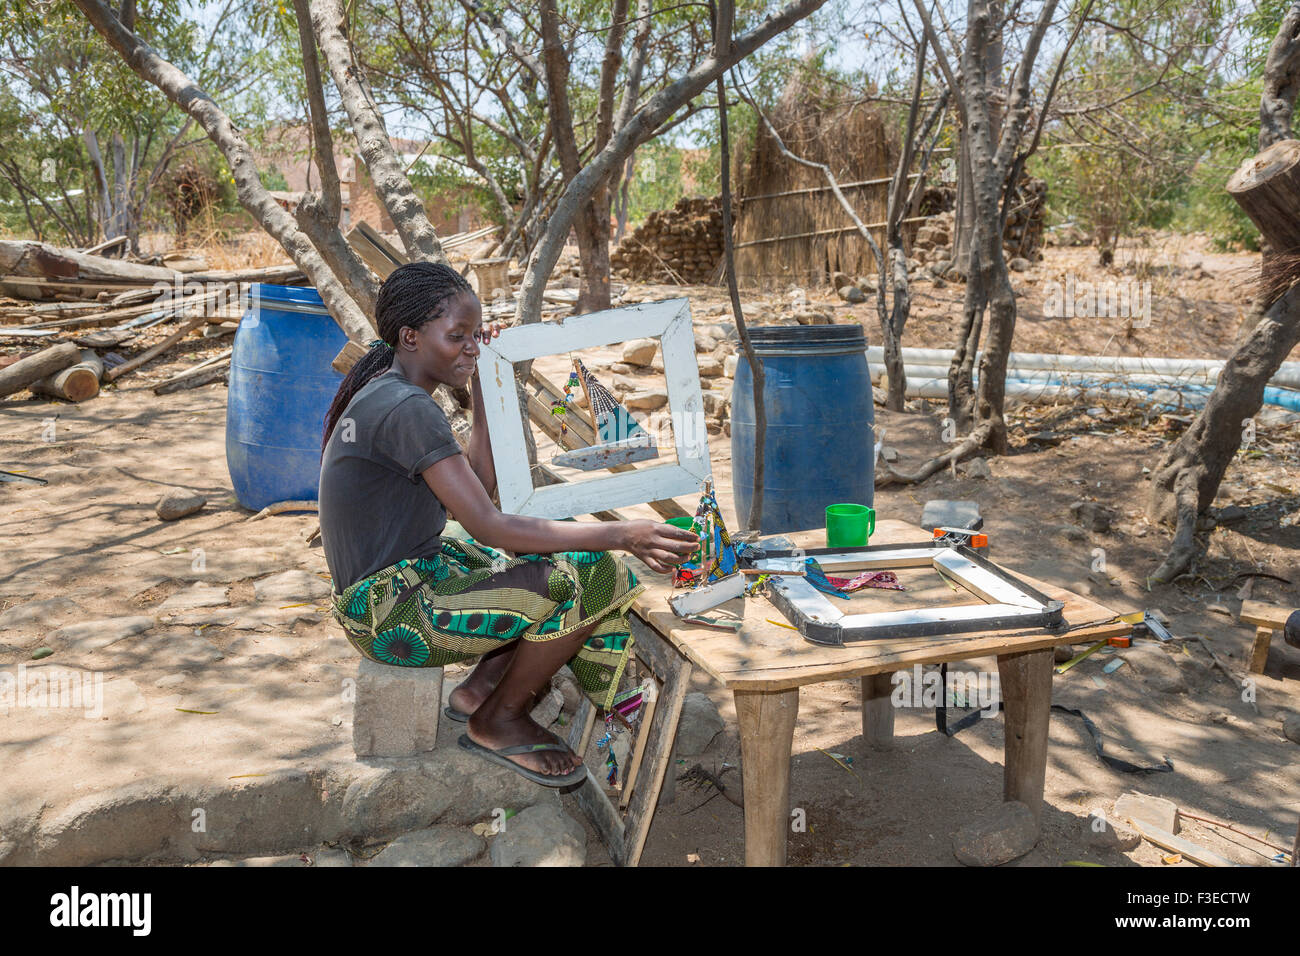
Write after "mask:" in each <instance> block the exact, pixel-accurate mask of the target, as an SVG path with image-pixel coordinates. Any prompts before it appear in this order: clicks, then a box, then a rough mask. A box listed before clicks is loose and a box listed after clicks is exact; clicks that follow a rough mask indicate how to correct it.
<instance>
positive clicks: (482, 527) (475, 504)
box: [423, 455, 699, 574]
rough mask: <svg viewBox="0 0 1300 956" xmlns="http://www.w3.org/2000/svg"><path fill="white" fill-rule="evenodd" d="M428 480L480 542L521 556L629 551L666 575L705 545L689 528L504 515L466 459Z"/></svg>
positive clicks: (438, 467)
mask: <svg viewBox="0 0 1300 956" xmlns="http://www.w3.org/2000/svg"><path fill="white" fill-rule="evenodd" d="M423 476H424V480H425V483H426V484H428V486H429V488H430V490H432V491H433V493H434V494H435V495H437V496H438V500H439V501H441V502H442V504H443V507H445V508H446V509H447V510H448V511H450V512H451V513H452V514H454V515H455V516H456V520H457V521H459V522H460V523H461V525H462V526H463V527H464V528H465V530H466V531H468V532H469V533H470V534H471V535H472V536H473V537H474V539H475V540H476V541H482V542H483V543H484V544H486V545H488V546H489V547H493V548H500V549H502V550H507V551H513V552H514V553H516V554H552V553H554V552H556V551H614V550H618V551H629V552H631V553H632V554H634V555H636V556H637V557H638V558H640V559H641V560H642V561H644V562H645V563H646V564H647V565H648V566H649V567H650V568H651V569H652V570H654V571H658V572H660V573H661V574H662V573H666V572H668V571H671V570H672V567H673V565H676V564H681V563H682V562H683V561H685V560H686V559H687V558H688V557H690V555H691V552H692V551H694V550H695V547H696V545H697V544H698V543H699V542H698V540H697V539H696V537H695V535H694V534H692V533H691V532H689V531H687V530H685V529H684V528H676V527H673V526H672V525H670V524H661V523H659V522H655V521H609V522H605V521H601V522H590V521H551V520H549V519H546V518H533V517H529V516H527V515H514V514H502V513H501V512H500V511H499V510H497V507H496V505H494V504H492V499H491V498H489V497H488V496H487V493H486V491H485V490H484V488H483V484H482V482H480V481H479V480H478V479H477V476H476V475H475V473H474V471H473V470H471V468H470V466H469V462H468V461H466V460H465V456H464V455H452V456H451V457H450V458H444V459H442V461H439V462H437V463H436V464H433V465H430V466H429V467H428V468H426V469H425V470H424V472H423Z"/></svg>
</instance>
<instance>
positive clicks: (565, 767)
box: [466, 622, 599, 776]
mask: <svg viewBox="0 0 1300 956" xmlns="http://www.w3.org/2000/svg"><path fill="white" fill-rule="evenodd" d="M598 623H599V622H592V623H591V624H590V625H588V626H586V627H583V628H580V629H579V630H576V631H574V632H573V633H571V634H566V635H565V636H564V637H557V638H555V639H554V640H550V641H528V640H519V641H515V642H514V645H513V646H514V648H515V652H514V654H513V655H511V656H510V658H509V663H508V665H507V666H506V669H505V673H504V674H502V676H501V680H500V682H499V683H498V684H497V685H496V687H495V688H494V689H493V690H492V692H491V693H489V694H488V695H487V697H485V698H484V700H483V702H482V703H481V704H480V705H479V706H478V708H477V709H476V710H475V711H474V712H473V714H471V715H470V718H469V723H468V724H467V725H466V729H467V731H468V733H469V738H470V740H472V741H474V742H475V743H476V744H478V745H479V746H482V747H488V748H490V749H492V750H500V749H502V748H503V747H513V746H516V745H518V744H542V743H554V741H555V738H554V736H553V735H552V734H551V733H550V732H549V731H548V730H546V728H544V727H540V726H538V724H537V723H536V722H534V721H533V719H532V718H531V717H530V716H529V712H530V711H531V710H532V709H533V706H534V705H535V704H536V702H537V698H538V696H539V695H540V693H541V691H542V688H543V687H545V686H547V685H549V683H550V680H551V678H552V677H553V676H554V675H555V672H556V671H558V670H559V669H560V668H561V667H562V666H564V664H565V662H567V661H568V660H569V658H571V657H573V655H574V654H576V653H578V649H579V648H580V647H582V643H583V641H585V640H586V639H587V638H588V637H590V636H591V632H592V631H593V630H595V629H596V625H597V624H598ZM506 759H507V760H512V761H514V762H515V763H517V764H519V765H520V766H522V767H527V768H528V769H529V770H535V771H537V772H538V773H544V774H549V775H552V776H563V775H564V774H566V773H568V772H569V771H571V770H573V769H575V768H576V767H578V766H579V765H580V764H581V763H582V758H581V757H579V756H578V755H577V754H573V753H563V752H561V751H558V750H544V751H541V752H539V753H535V754H517V755H513V756H509V757H507V758H506Z"/></svg>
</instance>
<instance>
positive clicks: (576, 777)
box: [457, 734, 587, 787]
mask: <svg viewBox="0 0 1300 956" xmlns="http://www.w3.org/2000/svg"><path fill="white" fill-rule="evenodd" d="M457 743H459V744H460V746H461V748H462V749H463V750H468V751H469V752H470V753H472V754H478V755H479V756H480V757H483V758H484V759H485V760H490V761H492V762H493V763H498V764H501V765H502V766H503V767H509V768H510V769H511V770H513V771H514V772H515V773H517V774H519V775H520V776H521V777H524V778H525V779H527V780H531V781H532V782H533V783H540V784H541V785H542V786H543V787H569V786H572V785H573V784H576V783H582V781H584V780H586V779H587V766H586V764H583V765H582V766H580V767H577V768H575V769H573V770H571V771H569V772H568V773H566V774H564V776H552V775H548V774H544V773H538V772H537V771H536V770H529V769H528V768H527V767H521V766H520V765H519V764H517V763H515V762H514V761H513V760H507V759H506V758H507V757H509V756H514V755H515V754H531V753H537V752H538V751H542V750H558V751H563V752H565V753H572V752H573V751H571V750H570V749H569V748H568V747H566V746H565V745H564V744H561V743H553V744H518V745H516V746H514V747H502V748H501V749H500V750H491V749H489V748H487V747H484V746H483V745H481V744H476V743H474V741H472V740H470V739H469V735H468V734H461V735H460V740H459V741H457Z"/></svg>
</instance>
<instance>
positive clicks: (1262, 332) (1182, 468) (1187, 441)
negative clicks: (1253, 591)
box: [1147, 139, 1300, 582]
mask: <svg viewBox="0 0 1300 956" xmlns="http://www.w3.org/2000/svg"><path fill="white" fill-rule="evenodd" d="M1227 190H1228V193H1229V194H1230V195H1231V196H1232V197H1233V198H1234V199H1235V200H1236V201H1237V203H1238V204H1239V205H1240V206H1241V208H1242V209H1243V210H1244V211H1245V212H1246V214H1247V215H1248V216H1250V218H1251V220H1252V221H1253V222H1254V223H1255V225H1256V226H1258V227H1259V229H1260V231H1261V232H1262V233H1263V234H1264V239H1265V240H1266V241H1267V242H1268V244H1269V247H1270V248H1271V249H1272V250H1276V251H1273V252H1270V253H1269V254H1268V255H1267V256H1265V257H1264V260H1263V264H1262V268H1261V279H1260V287H1261V291H1260V297H1261V304H1265V305H1268V303H1269V299H1270V298H1272V297H1273V296H1275V295H1276V294H1277V293H1278V291H1280V290H1283V289H1285V292H1284V293H1283V294H1282V296H1281V298H1279V299H1277V300H1276V301H1275V302H1272V303H1271V305H1268V309H1267V311H1266V312H1265V313H1264V316H1263V318H1261V319H1260V321H1259V322H1258V324H1256V326H1255V327H1254V329H1253V330H1252V331H1251V332H1250V334H1249V335H1247V336H1246V337H1245V338H1244V340H1243V341H1242V343H1241V345H1240V346H1238V348H1237V349H1236V351H1234V352H1233V354H1232V357H1231V358H1229V359H1228V362H1227V364H1226V365H1225V366H1224V369H1223V372H1222V373H1220V375H1219V380H1218V381H1217V382H1216V383H1215V386H1214V391H1213V392H1211V393H1210V398H1209V401H1208V402H1206V405H1205V407H1204V408H1203V409H1201V411H1200V413H1199V414H1198V415H1197V416H1196V419H1195V420H1194V421H1193V422H1192V424H1191V426H1190V427H1189V428H1188V429H1187V431H1186V432H1184V433H1183V434H1182V436H1181V437H1180V438H1179V439H1178V441H1177V442H1175V443H1174V445H1173V447H1171V448H1170V449H1169V451H1168V452H1167V453H1166V454H1165V457H1164V459H1163V460H1162V461H1161V462H1160V466H1159V467H1158V468H1157V469H1156V471H1155V473H1154V474H1153V475H1152V476H1151V492H1150V497H1149V500H1148V505H1147V509H1148V513H1149V514H1150V515H1151V517H1152V518H1154V519H1156V520H1159V521H1166V522H1172V523H1174V524H1175V532H1174V541H1173V545H1172V546H1171V548H1170V551H1169V555H1168V557H1166V558H1165V560H1164V562H1163V563H1162V564H1161V565H1160V567H1159V568H1157V569H1156V572H1155V574H1154V575H1152V578H1153V579H1154V580H1156V581H1161V582H1167V581H1172V580H1173V579H1174V578H1176V577H1177V576H1178V575H1180V574H1181V573H1182V572H1183V571H1185V570H1186V569H1187V568H1188V567H1189V566H1190V564H1191V563H1192V561H1193V559H1194V558H1195V557H1196V555H1197V552H1198V550H1199V549H1198V547H1197V544H1196V523H1197V520H1198V519H1199V518H1200V516H1201V515H1203V514H1204V513H1205V512H1206V511H1207V509H1208V508H1209V506H1210V504H1211V503H1212V502H1213V501H1214V498H1215V496H1216V495H1217V494H1218V491H1219V484H1220V483H1221V482H1222V481H1223V476H1224V474H1225V473H1226V471H1227V469H1228V465H1229V464H1231V462H1232V459H1233V457H1234V456H1235V455H1236V453H1237V449H1238V448H1239V447H1240V446H1241V442H1242V439H1243V437H1244V435H1245V433H1246V430H1247V428H1248V427H1249V424H1250V421H1251V419H1252V417H1253V416H1254V415H1255V414H1256V413H1257V412H1258V411H1259V409H1260V406H1261V405H1262V404H1263V402H1264V386H1265V385H1266V384H1267V383H1268V380H1269V379H1270V378H1272V377H1273V375H1274V374H1275V373H1276V372H1277V370H1278V367H1279V366H1280V365H1281V364H1282V363H1283V362H1284V361H1285V360H1286V357H1287V355H1289V354H1290V352H1291V350H1292V349H1293V348H1295V346H1296V344H1297V343H1300V285H1295V284H1292V283H1294V282H1295V280H1296V278H1297V265H1296V261H1295V259H1294V257H1293V256H1285V255H1282V252H1285V251H1287V250H1294V249H1295V248H1296V246H1297V245H1300V226H1298V225H1297V220H1298V219H1300V142H1297V141H1296V140H1291V139H1287V140H1281V141H1279V142H1276V143H1274V144H1273V145H1271V146H1269V147H1268V148H1267V149H1265V150H1263V151H1262V152H1260V153H1259V154H1258V155H1257V156H1255V157H1253V158H1251V159H1248V160H1246V162H1245V163H1243V164H1242V165H1241V167H1240V168H1238V170H1237V171H1236V172H1235V173H1234V174H1233V175H1232V178H1231V179H1229V180H1228V185H1227Z"/></svg>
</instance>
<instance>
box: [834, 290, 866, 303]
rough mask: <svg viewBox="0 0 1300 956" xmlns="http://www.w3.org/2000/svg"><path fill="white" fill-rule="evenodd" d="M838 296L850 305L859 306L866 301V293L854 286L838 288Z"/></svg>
mask: <svg viewBox="0 0 1300 956" xmlns="http://www.w3.org/2000/svg"><path fill="white" fill-rule="evenodd" d="M838 295H839V297H840V298H841V299H843V300H844V301H845V302H847V303H849V304H850V305H859V304H861V303H863V302H866V301H867V296H866V293H864V292H863V291H862V290H861V289H859V288H858V287H857V286H855V285H844V286H840V288H839V290H838Z"/></svg>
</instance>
